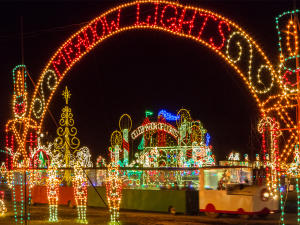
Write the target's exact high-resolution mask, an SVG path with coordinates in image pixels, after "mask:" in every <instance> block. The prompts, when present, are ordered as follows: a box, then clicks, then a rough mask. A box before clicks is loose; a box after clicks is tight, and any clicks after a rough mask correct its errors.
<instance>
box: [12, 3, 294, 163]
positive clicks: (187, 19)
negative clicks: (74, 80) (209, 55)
mask: <svg viewBox="0 0 300 225" xmlns="http://www.w3.org/2000/svg"><path fill="white" fill-rule="evenodd" d="M132 12H135V13H132ZM127 14H128V16H127V17H128V18H127V19H126V21H125V20H124V21H123V18H124V17H125V15H127ZM188 15H191V16H188ZM287 28H288V30H289V32H290V33H291V35H294V34H295V30H294V24H292V22H290V23H289V25H288V27H287ZM143 29H145V30H155V31H162V32H167V33H170V34H172V35H175V36H179V37H184V38H187V39H190V40H193V41H196V42H197V43H199V44H202V45H204V46H206V47H207V48H209V49H210V50H212V51H213V52H215V53H216V54H217V55H218V56H220V58H221V59H223V61H225V62H226V63H228V64H229V65H230V66H231V67H232V68H233V69H234V70H235V71H236V72H237V74H238V75H239V77H240V78H242V79H241V80H242V81H243V82H244V83H245V85H246V87H247V88H248V90H249V92H250V93H251V95H252V96H253V98H254V99H255V101H256V102H257V105H258V108H259V111H260V113H261V114H262V116H268V115H271V114H272V115H274V114H275V116H276V117H278V121H279V122H280V124H281V126H283V127H288V128H293V127H295V124H294V122H293V119H292V118H291V116H290V115H289V113H288V110H290V109H291V108H293V107H294V106H295V103H294V100H292V99H291V98H290V96H287V95H286V92H285V89H284V88H285V85H284V83H283V82H282V78H281V77H280V76H279V75H278V74H277V73H276V71H275V70H274V68H273V66H272V64H271V63H270V61H269V60H268V58H267V57H266V55H265V53H264V52H263V50H262V49H261V48H260V46H259V45H258V44H257V43H256V42H255V41H254V40H253V38H252V37H251V36H250V35H249V34H248V33H246V31H245V30H243V29H242V28H241V27H239V26H238V25H237V24H236V23H234V22H232V21H231V20H229V19H227V18H225V17H223V16H221V15H219V14H216V13H214V12H212V11H209V10H205V9H201V8H197V7H192V6H186V5H182V4H179V3H176V2H171V1H162V0H144V1H133V2H130V3H126V4H122V5H119V6H117V7H114V8H112V9H110V10H108V11H107V12H105V13H103V14H101V15H99V16H98V17H96V18H95V19H94V20H92V21H90V22H89V23H88V24H87V25H86V26H84V27H83V28H82V29H80V30H79V31H78V32H76V33H75V34H73V35H72V36H71V37H70V38H69V39H67V40H66V41H65V42H64V43H63V44H62V45H61V46H60V47H59V48H58V50H57V51H56V52H55V54H54V55H53V56H52V57H51V59H50V60H49V62H48V63H47V65H46V67H45V68H44V70H43V71H42V73H41V76H40V78H39V80H38V82H37V83H36V87H35V89H34V92H33V95H32V98H31V100H30V107H29V109H28V113H27V114H28V115H27V117H26V116H23V117H22V120H19V121H18V120H16V119H15V120H13V121H9V122H8V124H7V130H8V131H12V133H13V134H14V138H15V139H14V141H15V143H16V145H17V146H16V148H17V151H18V152H19V153H20V154H18V155H16V156H15V157H14V159H16V160H15V161H18V160H19V158H23V157H25V158H26V157H27V155H28V151H27V150H26V149H27V146H26V144H25V143H26V137H27V136H28V132H29V130H30V129H37V131H38V132H40V131H41V129H42V126H41V125H42V123H43V120H44V116H45V113H46V111H47V109H48V106H49V104H50V102H51V99H52V97H53V95H54V93H55V91H56V90H57V87H58V86H59V84H60V83H61V81H62V80H63V78H64V76H65V75H66V74H67V73H68V72H69V70H70V69H71V68H72V67H73V66H74V65H75V64H76V63H77V62H79V61H80V60H81V59H82V57H84V56H85V55H86V54H88V53H89V52H90V51H91V50H92V49H94V48H95V47H96V46H97V45H100V44H101V43H103V42H104V41H105V40H106V39H108V38H110V37H112V36H114V35H117V34H120V33H122V32H126V31H130V30H143ZM291 37H292V36H291ZM296 41H298V38H296V37H295V38H294V42H296ZM290 43H292V42H291V41H290ZM292 50H293V49H292V48H291V51H292ZM294 50H296V49H294ZM22 70H23V66H20V68H19V69H18V70H16V73H15V74H16V75H15V76H16V77H18V82H17V83H16V91H17V92H18V93H26V88H23V87H24V86H25V85H26V82H23V80H24V79H23V78H22ZM18 71H20V72H18ZM279 72H280V71H279ZM23 74H26V73H23ZM24 76H25V75H24ZM287 76H288V74H287ZM23 90H24V91H23ZM273 94H276V95H273ZM274 96H276V97H274ZM68 97H69V96H68ZM25 98H27V97H26V96H25V94H24V99H25ZM68 100H69V98H68ZM68 100H67V101H68ZM26 105H27V104H24V106H26ZM25 108H26V107H25ZM19 109H20V107H19ZM64 110H65V111H64V113H67V114H69V113H70V112H69V111H68V110H69V108H65V109H64ZM22 112H23V111H22ZM25 112H26V111H25ZM20 115H22V114H20ZM184 117H185V116H184ZM184 117H183V118H184ZM179 122H180V121H179ZM20 123H22V124H23V125H24V131H23V133H20V132H19V131H18V130H17V129H16V127H17V126H18V124H20ZM131 123H132V122H131V119H130V117H129V116H128V115H124V116H122V117H121V118H120V122H119V126H120V129H121V132H122V133H121V134H116V135H117V136H115V137H113V139H114V140H113V141H114V142H116V143H115V144H114V145H115V146H119V147H120V148H121V151H124V157H127V156H125V153H126V152H128V151H127V150H129V147H128V146H129V143H128V142H127V141H126V135H128V130H130V129H129V128H131V126H132V124H131ZM123 125H124V127H126V128H125V129H124V127H123ZM195 129H197V128H195ZM195 135H196V133H195ZM196 136H197V135H196ZM121 137H122V138H121ZM288 139H289V140H290V139H294V138H293V131H291V135H290V137H289V138H288ZM290 142H291V144H292V142H293V141H292V140H291V141H290ZM57 143H58V142H57ZM8 147H9V146H8ZM124 149H126V150H124ZM113 150H114V149H113ZM285 151H286V153H287V154H289V153H288V151H289V150H288V147H287V148H286V149H285ZM126 154H127V153H126ZM284 157H285V156H284ZM284 157H281V160H285V158H284ZM19 161H20V160H19ZM67 164H69V163H68V159H67V160H66V165H67Z"/></svg>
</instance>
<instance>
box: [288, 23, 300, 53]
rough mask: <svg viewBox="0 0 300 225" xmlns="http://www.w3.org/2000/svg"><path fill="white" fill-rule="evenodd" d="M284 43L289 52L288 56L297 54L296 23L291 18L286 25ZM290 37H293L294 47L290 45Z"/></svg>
mask: <svg viewBox="0 0 300 225" xmlns="http://www.w3.org/2000/svg"><path fill="white" fill-rule="evenodd" d="M286 34H287V35H286V45H287V49H288V52H289V56H297V55H298V52H299V47H298V46H299V42H298V32H297V24H296V23H295V21H294V20H293V19H291V20H290V21H289V22H288V24H287V26H286ZM291 37H292V38H293V39H294V40H293V41H294V42H293V44H294V47H293V48H294V49H292V47H291Z"/></svg>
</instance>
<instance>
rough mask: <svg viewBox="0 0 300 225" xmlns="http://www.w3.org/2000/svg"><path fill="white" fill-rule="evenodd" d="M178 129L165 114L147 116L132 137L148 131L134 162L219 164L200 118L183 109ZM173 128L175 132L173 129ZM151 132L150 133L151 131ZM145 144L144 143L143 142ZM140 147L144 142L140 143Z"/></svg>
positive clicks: (179, 116) (178, 165)
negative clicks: (154, 116)
mask: <svg viewBox="0 0 300 225" xmlns="http://www.w3.org/2000/svg"><path fill="white" fill-rule="evenodd" d="M176 118H177V119H178V121H176V123H177V126H178V130H177V129H176V128H175V127H174V126H173V125H172V124H170V123H167V122H166V121H165V120H164V118H163V115H162V114H159V115H158V122H150V120H149V118H148V117H146V119H145V121H144V122H143V125H142V126H139V127H138V128H137V129H135V130H133V131H132V133H131V137H132V139H136V137H137V135H141V134H142V133H145V134H146V135H145V134H144V136H143V137H142V141H141V143H142V144H143V146H142V148H139V149H140V150H141V151H140V152H137V153H136V154H135V157H136V160H134V161H133V162H132V163H131V164H130V166H133V165H135V164H137V165H138V166H141V167H203V166H212V165H215V159H214V156H213V154H212V152H211V147H210V146H207V145H206V144H205V143H209V139H210V136H209V135H206V130H205V129H204V127H203V125H202V123H201V122H200V121H193V120H192V118H191V116H190V113H189V111H188V110H186V109H181V110H179V112H178V115H177V116H176ZM170 130H171V131H172V132H170ZM147 132H148V133H147ZM140 145H141V144H140ZM139 147H140V146H139Z"/></svg>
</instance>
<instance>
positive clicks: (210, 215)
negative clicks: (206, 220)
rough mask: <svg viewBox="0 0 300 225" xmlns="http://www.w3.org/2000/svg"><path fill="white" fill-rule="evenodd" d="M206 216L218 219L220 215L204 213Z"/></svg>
mask: <svg viewBox="0 0 300 225" xmlns="http://www.w3.org/2000/svg"><path fill="white" fill-rule="evenodd" d="M204 213H205V215H206V216H208V217H210V218H218V217H219V216H220V213H216V212H204Z"/></svg>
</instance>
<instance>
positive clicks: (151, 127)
mask: <svg viewBox="0 0 300 225" xmlns="http://www.w3.org/2000/svg"><path fill="white" fill-rule="evenodd" d="M157 130H159V131H164V132H166V133H168V134H170V135H172V136H173V137H174V138H176V139H178V131H177V130H176V128H174V127H173V126H171V125H169V124H166V123H158V122H152V123H148V124H145V125H142V126H139V127H138V128H137V129H135V130H134V131H132V133H131V138H132V139H136V138H137V137H138V136H140V135H141V134H143V133H144V132H147V131H157Z"/></svg>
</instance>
